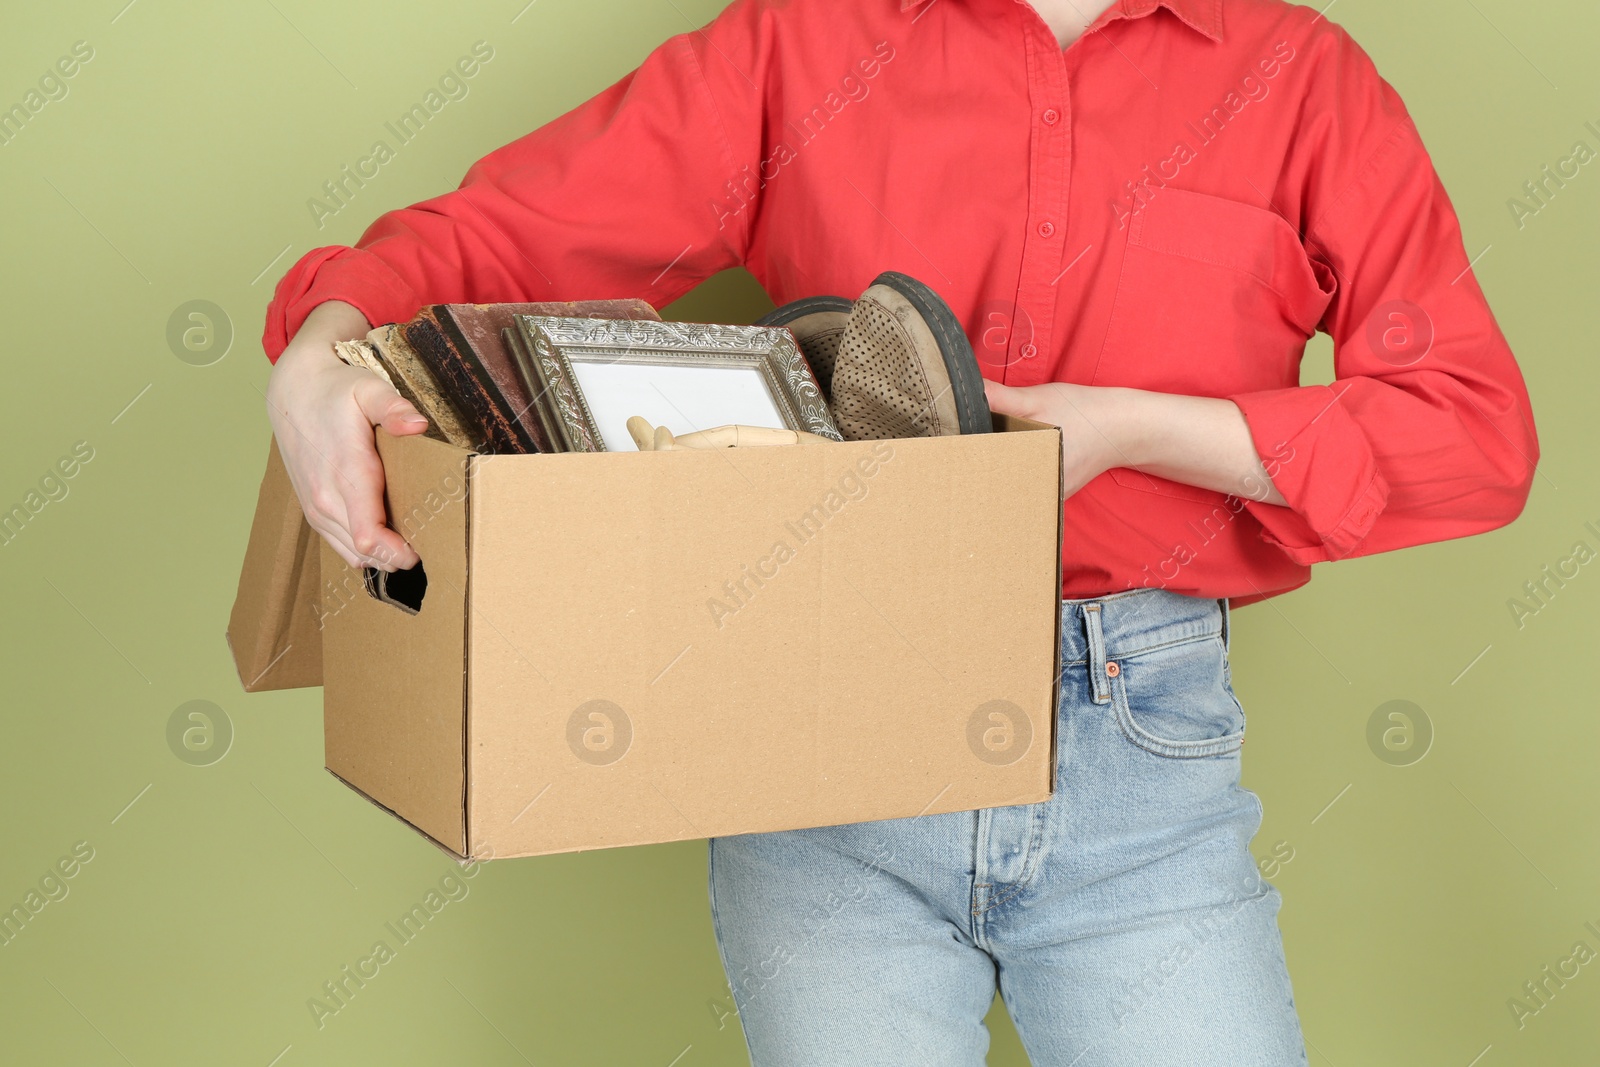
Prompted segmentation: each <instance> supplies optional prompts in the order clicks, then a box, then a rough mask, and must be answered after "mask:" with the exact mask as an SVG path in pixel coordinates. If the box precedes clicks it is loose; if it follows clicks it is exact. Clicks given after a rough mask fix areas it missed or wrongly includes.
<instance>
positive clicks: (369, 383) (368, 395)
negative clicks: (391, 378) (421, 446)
mask: <svg viewBox="0 0 1600 1067" xmlns="http://www.w3.org/2000/svg"><path fill="white" fill-rule="evenodd" d="M352 392H353V395H354V396H355V400H356V406H357V407H359V408H360V409H361V414H362V417H363V418H365V419H366V420H367V422H368V423H370V424H372V425H373V426H381V427H382V428H383V430H384V432H385V433H387V434H390V435H392V436H394V437H404V436H405V435H407V434H413V433H422V432H423V431H424V430H426V429H427V428H428V420H427V419H425V418H423V417H422V415H421V413H419V412H418V411H417V409H416V408H415V407H414V406H412V404H411V401H409V400H407V399H406V398H405V397H403V396H401V395H400V394H399V393H397V392H395V391H394V388H393V387H392V386H390V385H388V384H387V383H385V382H383V381H381V380H380V379H379V378H378V376H377V375H375V374H368V375H365V376H363V377H361V378H358V379H357V380H356V382H355V384H354V386H353V387H352Z"/></svg>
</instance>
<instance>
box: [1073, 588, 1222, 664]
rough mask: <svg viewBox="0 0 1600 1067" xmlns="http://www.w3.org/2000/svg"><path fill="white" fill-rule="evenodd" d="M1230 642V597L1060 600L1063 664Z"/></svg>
mask: <svg viewBox="0 0 1600 1067" xmlns="http://www.w3.org/2000/svg"><path fill="white" fill-rule="evenodd" d="M1218 635H1220V636H1221V637H1222V640H1223V643H1224V644H1227V643H1228V601H1227V599H1226V598H1221V599H1215V600H1213V599H1210V598H1206V597H1191V596H1184V595H1183V594H1181V593H1170V592H1168V591H1167V590H1165V589H1130V590H1129V591H1127V592H1126V593H1113V594H1111V595H1110V596H1102V597H1092V598H1089V599H1085V600H1063V601H1062V602H1061V661H1062V664H1063V666H1065V665H1069V664H1073V663H1084V662H1087V661H1089V660H1091V659H1093V660H1101V661H1103V660H1106V659H1111V660H1116V659H1121V658H1125V657H1127V656H1132V655H1137V654H1138V653H1140V652H1148V651H1150V650H1152V649H1157V648H1161V647H1164V646H1166V645H1175V644H1181V643H1182V642H1184V641H1191V640H1196V639H1199V638H1204V637H1212V636H1218Z"/></svg>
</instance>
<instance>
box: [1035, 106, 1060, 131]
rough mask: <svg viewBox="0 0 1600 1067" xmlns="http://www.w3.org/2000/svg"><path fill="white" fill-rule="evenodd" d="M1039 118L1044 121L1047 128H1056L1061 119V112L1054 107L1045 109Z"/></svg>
mask: <svg viewBox="0 0 1600 1067" xmlns="http://www.w3.org/2000/svg"><path fill="white" fill-rule="evenodd" d="M1039 117H1040V118H1042V119H1044V124H1045V125H1046V126H1054V125H1055V124H1056V120H1057V119H1059V118H1060V117H1061V112H1059V111H1057V110H1056V109H1055V108H1053V107H1047V108H1045V109H1044V114H1043V115H1040V116H1039Z"/></svg>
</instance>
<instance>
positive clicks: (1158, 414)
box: [1105, 389, 1284, 505]
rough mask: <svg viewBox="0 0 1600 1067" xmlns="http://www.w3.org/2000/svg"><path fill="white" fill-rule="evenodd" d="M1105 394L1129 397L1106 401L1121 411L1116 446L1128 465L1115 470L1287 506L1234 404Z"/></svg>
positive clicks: (1129, 393)
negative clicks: (1140, 472) (1128, 469)
mask: <svg viewBox="0 0 1600 1067" xmlns="http://www.w3.org/2000/svg"><path fill="white" fill-rule="evenodd" d="M1105 392H1107V393H1119V394H1126V395H1124V396H1120V397H1108V398H1107V400H1108V401H1110V402H1111V405H1114V406H1115V408H1116V409H1118V410H1119V416H1118V417H1117V418H1116V419H1115V420H1114V421H1113V426H1114V428H1115V432H1114V435H1113V440H1117V441H1118V448H1119V450H1120V452H1121V453H1122V456H1123V460H1122V462H1120V463H1117V464H1115V465H1116V466H1127V467H1132V468H1133V469H1135V470H1139V471H1143V472H1144V473H1146V474H1153V475H1155V476H1156V477H1158V478H1166V479H1168V480H1170V481H1174V482H1182V483H1184V484H1185V485H1194V486H1199V487H1200V488H1202V489H1212V490H1215V491H1216V492H1219V493H1229V494H1231V495H1233V496H1237V497H1243V498H1246V499H1249V500H1257V501H1260V502H1262V503H1265V504H1278V505H1282V504H1283V503H1284V499H1283V495H1282V494H1281V493H1279V492H1278V489H1277V487H1276V486H1274V485H1273V484H1272V477H1271V476H1270V475H1269V474H1268V472H1267V470H1266V468H1265V467H1264V466H1263V464H1262V461H1261V457H1260V455H1259V454H1258V453H1257V452H1256V446H1255V442H1254V440H1253V439H1252V438H1251V435H1250V427H1249V424H1248V423H1246V422H1245V418H1244V414H1243V413H1242V412H1241V411H1240V410H1239V408H1238V406H1237V405H1235V404H1234V403H1233V402H1232V401H1231V400H1219V399H1215V398H1212V397H1204V396H1181V395H1178V394H1176V393H1153V392H1146V391H1143V390H1138V389H1114V390H1105ZM1108 406H1110V405H1108ZM1119 438H1120V440H1118V439H1119Z"/></svg>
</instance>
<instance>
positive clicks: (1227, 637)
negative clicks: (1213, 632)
mask: <svg viewBox="0 0 1600 1067" xmlns="http://www.w3.org/2000/svg"><path fill="white" fill-rule="evenodd" d="M1217 603H1218V604H1220V605H1221V606H1222V651H1223V652H1224V653H1226V654H1229V655H1231V654H1232V652H1233V645H1232V644H1231V642H1232V635H1231V634H1230V632H1229V627H1228V617H1229V610H1228V598H1227V597H1225V596H1222V597H1218V598H1217Z"/></svg>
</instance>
